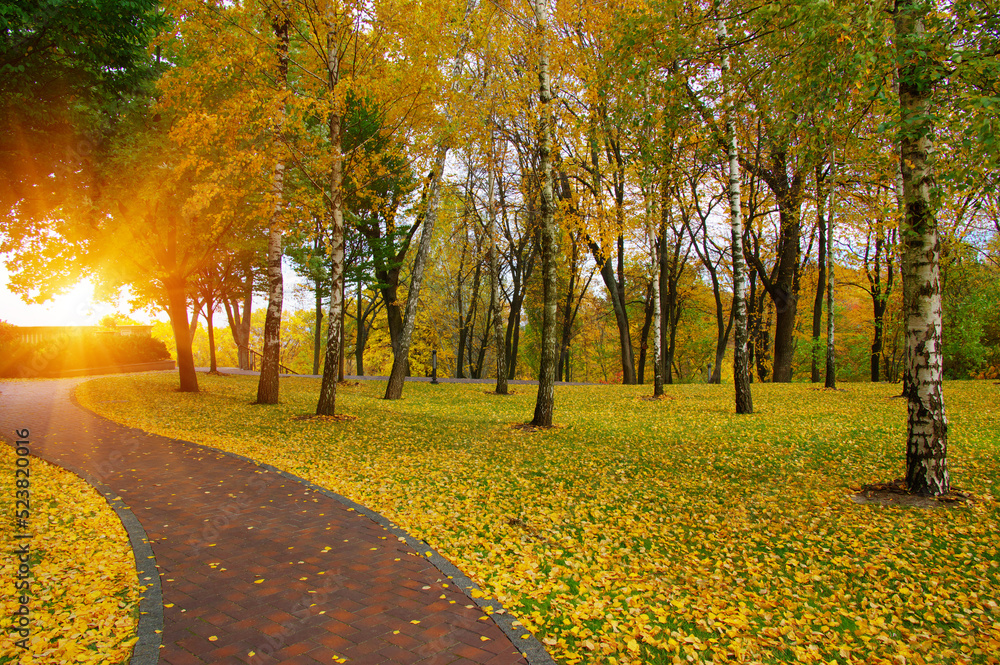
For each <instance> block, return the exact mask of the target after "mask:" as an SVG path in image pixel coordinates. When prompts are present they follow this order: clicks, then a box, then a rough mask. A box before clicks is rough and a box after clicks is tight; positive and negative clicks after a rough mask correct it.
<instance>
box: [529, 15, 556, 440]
mask: <svg viewBox="0 0 1000 665" xmlns="http://www.w3.org/2000/svg"><path fill="white" fill-rule="evenodd" d="M547 2H548V0H534V3H533V7H534V10H535V26H536V27H535V30H536V34H537V36H538V40H539V46H538V101H539V108H538V157H539V162H540V164H539V176H540V178H541V219H540V223H541V241H542V242H541V250H542V251H541V255H542V291H543V299H544V301H543V305H542V353H541V367H540V368H539V371H538V394H537V396H536V398H535V415H534V417H533V418H532V420H531V424H532V425H534V426H536V427H551V426H552V415H553V412H554V410H555V375H556V361H557V358H558V356H557V349H556V347H557V340H556V297H557V294H556V288H557V277H558V275H557V274H556V271H557V266H556V256H555V253H556V229H555V205H554V194H553V185H552V131H551V125H550V123H551V122H552V85H551V81H550V80H549V52H548V43H547V42H548V6H547V4H546V3H547Z"/></svg>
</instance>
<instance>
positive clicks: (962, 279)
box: [942, 245, 1000, 379]
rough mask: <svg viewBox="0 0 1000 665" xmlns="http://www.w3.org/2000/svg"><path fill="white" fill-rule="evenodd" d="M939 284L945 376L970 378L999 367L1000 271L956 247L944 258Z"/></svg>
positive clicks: (967, 251)
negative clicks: (944, 262)
mask: <svg viewBox="0 0 1000 665" xmlns="http://www.w3.org/2000/svg"><path fill="white" fill-rule="evenodd" d="M942 282H943V289H942V291H943V293H942V305H943V308H944V332H943V346H944V348H943V351H944V371H945V376H946V377H948V378H953V379H965V378H974V377H976V376H978V375H979V374H981V373H982V372H984V371H985V370H986V369H987V368H989V367H996V366H1000V272H998V271H997V270H995V269H993V270H991V269H990V267H989V266H988V265H984V264H983V263H980V262H979V261H977V260H976V259H975V254H974V252H973V251H972V250H971V248H970V247H968V246H966V245H959V246H958V247H957V248H956V249H955V250H954V254H953V256H951V257H948V261H947V263H946V264H945V270H944V279H943V280H942Z"/></svg>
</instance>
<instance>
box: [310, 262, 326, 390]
mask: <svg viewBox="0 0 1000 665" xmlns="http://www.w3.org/2000/svg"><path fill="white" fill-rule="evenodd" d="M315 286H316V324H315V325H316V330H315V331H314V334H313V371H312V373H313V374H319V349H320V347H321V346H322V344H323V291H322V290H321V288H320V283H319V280H318V279H317V280H316V284H315Z"/></svg>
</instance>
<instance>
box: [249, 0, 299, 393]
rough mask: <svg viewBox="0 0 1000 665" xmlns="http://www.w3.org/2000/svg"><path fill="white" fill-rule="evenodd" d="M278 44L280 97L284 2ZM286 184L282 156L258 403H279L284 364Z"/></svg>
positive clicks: (275, 185) (285, 41) (279, 123)
mask: <svg viewBox="0 0 1000 665" xmlns="http://www.w3.org/2000/svg"><path fill="white" fill-rule="evenodd" d="M271 25H272V27H273V29H274V38H275V40H276V45H277V51H276V52H277V77H276V80H277V85H278V94H279V95H281V94H283V93H285V92H286V91H287V89H288V46H289V31H290V29H291V21H290V20H289V17H288V13H287V4H286V3H282V4H281V5H279V7H278V8H277V9H276V11H275V14H274V16H273V17H272V19H271ZM284 120H285V111H284V110H282V111H281V112H280V115H279V116H278V118H277V120H276V121H275V126H274V134H275V141H276V142H277V141H278V140H279V138H278V137H280V135H281V132H282V131H283V129H284V124H285V122H284ZM284 182H285V162H284V159H283V157H281V156H279V157H278V158H277V160H276V161H275V164H274V178H273V181H272V183H271V196H272V198H273V200H274V203H273V206H274V209H273V211H272V212H271V220H270V224H269V225H268V230H267V284H268V291H267V315H266V317H265V319H264V349H263V351H262V358H261V363H260V379H259V380H258V382H257V404H277V403H278V369H279V366H280V364H281V307H282V304H283V302H284V280H283V279H282V274H281V224H282V221H281V211H282V205H283V204H282V196H283V190H284Z"/></svg>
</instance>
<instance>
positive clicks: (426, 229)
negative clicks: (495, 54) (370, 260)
mask: <svg viewBox="0 0 1000 665" xmlns="http://www.w3.org/2000/svg"><path fill="white" fill-rule="evenodd" d="M475 8H476V0H468V4H466V6H465V19H464V21H463V25H464V30H465V31H464V32H463V33H462V38H461V41H460V43H459V46H458V51H457V52H456V53H455V59H454V60H453V61H452V65H451V88H452V92H453V93H458V92H459V91H460V89H461V83H460V81H459V78H460V77H461V75H462V70H463V69H464V65H465V51H466V49H467V48H468V46H469V39H470V38H471V34H470V32H471V30H470V26H469V19H470V17H471V15H472V12H473V11H474V10H475ZM444 116H445V130H444V131H445V135H444V136H443V137H442V138H441V142H440V143H439V144H438V147H437V152H436V154H435V156H434V167H433V169H432V170H431V182H430V192H429V196H428V197H427V208H426V209H425V214H424V221H423V229H421V231H420V245H419V247H418V249H417V256H416V258H415V259H414V261H413V276H412V277H411V279H410V289H409V293H408V294H407V296H406V310H405V313H404V315H403V330H402V332H401V334H400V339H399V347H398V348H397V349H394V354H393V359H392V372H391V373H390V374H389V381H388V383H387V384H386V387H385V396H384V399H399V398H401V397H402V396H403V383H404V382H405V380H406V366H407V364H408V363H409V360H410V342H411V340H412V339H413V327H414V325H415V324H416V319H417V301H418V300H419V299H420V287H421V285H422V284H423V280H424V267H425V265H426V263H427V256H428V254H430V248H431V238H432V237H433V235H434V225H435V223H436V222H437V215H438V206H439V204H440V201H441V177H442V175H443V173H444V165H445V161H446V159H447V157H448V150H449V149H450V148H451V141H452V136H451V133H452V131H453V128H452V113H451V109H449V108H448V107H447V105H446V106H445V113H444ZM459 362H461V359H459Z"/></svg>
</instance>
